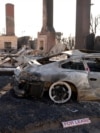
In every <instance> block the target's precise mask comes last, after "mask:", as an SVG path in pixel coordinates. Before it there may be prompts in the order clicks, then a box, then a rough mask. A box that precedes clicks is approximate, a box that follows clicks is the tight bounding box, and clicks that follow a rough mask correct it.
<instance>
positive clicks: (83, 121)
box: [62, 118, 91, 128]
mask: <svg viewBox="0 0 100 133" xmlns="http://www.w3.org/2000/svg"><path fill="white" fill-rule="evenodd" d="M89 123H91V120H90V119H89V118H83V119H78V120H71V121H66V122H62V125H63V128H68V127H73V126H78V125H84V124H89Z"/></svg>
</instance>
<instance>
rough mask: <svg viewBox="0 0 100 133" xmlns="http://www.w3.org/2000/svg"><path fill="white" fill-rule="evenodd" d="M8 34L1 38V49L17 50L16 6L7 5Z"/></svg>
mask: <svg viewBox="0 0 100 133" xmlns="http://www.w3.org/2000/svg"><path fill="white" fill-rule="evenodd" d="M5 7H6V8H5V9H6V34H5V35H1V36H0V49H1V50H11V49H17V37H16V36H15V24H14V5H13V4H9V3H8V4H6V5H5Z"/></svg>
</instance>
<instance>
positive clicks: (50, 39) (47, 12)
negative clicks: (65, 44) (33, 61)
mask: <svg viewBox="0 0 100 133" xmlns="http://www.w3.org/2000/svg"><path fill="white" fill-rule="evenodd" d="M55 35H56V34H55V30H54V27H53V0H43V25H42V29H41V32H40V33H38V40H37V49H38V50H40V51H41V52H43V53H48V52H49V51H50V50H51V49H52V47H54V45H55V44H56V42H55Z"/></svg>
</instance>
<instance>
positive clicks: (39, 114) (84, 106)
mask: <svg viewBox="0 0 100 133" xmlns="http://www.w3.org/2000/svg"><path fill="white" fill-rule="evenodd" d="M11 81H12V78H11V77H10V76H0V133H100V102H97V101H95V102H72V101H70V102H69V103H66V104H62V105H58V104H54V103H53V102H52V101H51V100H50V99H49V97H48V95H45V96H44V97H43V98H42V99H33V98H27V99H26V98H17V97H15V96H14V94H13V91H12V89H11V90H10V89H9V83H10V82H11ZM5 86H6V87H5ZM7 86H8V89H7ZM83 118H89V119H90V120H91V123H89V124H85V125H79V126H75V127H68V128H63V126H62V124H61V123H62V122H63V121H70V120H77V119H83Z"/></svg>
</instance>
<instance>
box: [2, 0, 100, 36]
mask: <svg viewBox="0 0 100 133" xmlns="http://www.w3.org/2000/svg"><path fill="white" fill-rule="evenodd" d="M6 3H12V4H14V5H15V7H14V10H15V34H16V36H23V35H30V36H32V37H33V38H35V37H37V32H39V31H40V30H41V28H42V0H0V33H5V29H6V26H5V19H6V18H5V4H6ZM92 3H94V5H93V6H91V10H92V12H93V15H94V16H95V15H98V14H100V0H92ZM75 18H76V0H54V28H55V30H56V31H57V32H63V34H64V37H66V36H69V35H70V34H71V35H74V34H75V22H76V20H75Z"/></svg>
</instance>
